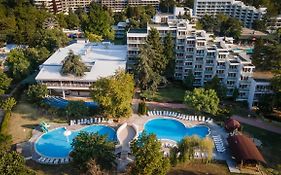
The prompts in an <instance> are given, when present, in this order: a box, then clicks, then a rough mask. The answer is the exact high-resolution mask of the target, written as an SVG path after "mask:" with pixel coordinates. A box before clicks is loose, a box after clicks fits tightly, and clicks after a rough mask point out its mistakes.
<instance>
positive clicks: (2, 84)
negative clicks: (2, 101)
mask: <svg viewBox="0 0 281 175" xmlns="http://www.w3.org/2000/svg"><path fill="white" fill-rule="evenodd" d="M11 82H12V79H11V78H9V77H8V76H7V75H6V74H5V73H4V72H0V95H2V94H5V92H6V91H7V90H8V89H9V87H10V84H11Z"/></svg>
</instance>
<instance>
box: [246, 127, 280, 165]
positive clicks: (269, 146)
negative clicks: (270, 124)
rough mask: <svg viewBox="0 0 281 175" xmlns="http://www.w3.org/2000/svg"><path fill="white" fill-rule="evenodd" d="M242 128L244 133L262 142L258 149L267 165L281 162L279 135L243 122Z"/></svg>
mask: <svg viewBox="0 0 281 175" xmlns="http://www.w3.org/2000/svg"><path fill="white" fill-rule="evenodd" d="M242 128H243V132H244V133H245V134H247V135H249V136H251V137H254V138H257V139H259V140H260V141H261V142H262V147H261V148H260V150H261V152H262V154H263V156H264V158H265V160H266V161H267V163H268V164H269V165H271V166H276V165H277V164H281V156H280V155H281V135H279V134H276V133H273V132H270V131H266V130H264V129H260V128H257V127H253V126H249V125H245V124H243V125H242Z"/></svg>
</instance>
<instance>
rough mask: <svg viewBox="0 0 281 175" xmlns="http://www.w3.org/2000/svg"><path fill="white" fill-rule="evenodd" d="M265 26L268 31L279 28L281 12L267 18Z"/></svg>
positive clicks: (280, 27) (280, 26)
mask: <svg viewBox="0 0 281 175" xmlns="http://www.w3.org/2000/svg"><path fill="white" fill-rule="evenodd" d="M267 26H268V27H267V31H268V32H270V33H272V32H275V31H276V30H278V29H281V14H280V15H278V16H276V17H272V18H271V19H269V21H268V23H267Z"/></svg>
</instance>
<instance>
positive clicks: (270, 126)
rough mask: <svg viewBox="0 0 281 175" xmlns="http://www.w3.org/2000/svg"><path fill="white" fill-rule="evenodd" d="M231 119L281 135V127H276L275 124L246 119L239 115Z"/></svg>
mask: <svg viewBox="0 0 281 175" xmlns="http://www.w3.org/2000/svg"><path fill="white" fill-rule="evenodd" d="M231 118H233V119H235V120H238V121H239V122H241V123H245V124H247V125H251V126H255V127H258V128H262V129H264V130H267V131H271V132H274V133H277V134H281V127H278V126H276V125H274V124H273V123H268V122H265V121H263V120H260V119H253V118H245V117H241V116H238V115H233V116H232V117H231Z"/></svg>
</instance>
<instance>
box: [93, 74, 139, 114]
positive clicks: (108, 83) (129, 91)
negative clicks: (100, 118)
mask: <svg viewBox="0 0 281 175" xmlns="http://www.w3.org/2000/svg"><path fill="white" fill-rule="evenodd" d="M133 95H134V80H133V76H132V75H131V74H129V73H125V71H123V70H118V71H117V72H116V73H115V75H114V76H111V77H108V78H100V79H99V80H97V81H96V82H95V83H94V84H93V85H92V87H91V96H92V99H93V101H95V102H97V103H98V104H99V105H100V107H101V108H102V109H103V112H104V114H106V115H108V116H111V117H114V118H120V117H129V116H130V115H131V114H132V109H131V101H132V98H133Z"/></svg>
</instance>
